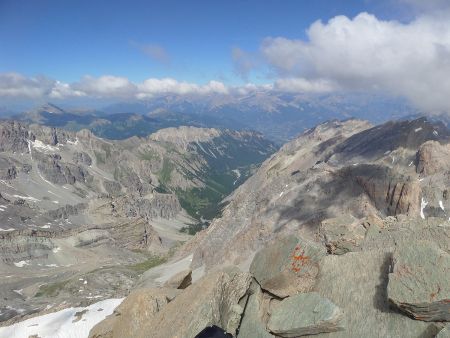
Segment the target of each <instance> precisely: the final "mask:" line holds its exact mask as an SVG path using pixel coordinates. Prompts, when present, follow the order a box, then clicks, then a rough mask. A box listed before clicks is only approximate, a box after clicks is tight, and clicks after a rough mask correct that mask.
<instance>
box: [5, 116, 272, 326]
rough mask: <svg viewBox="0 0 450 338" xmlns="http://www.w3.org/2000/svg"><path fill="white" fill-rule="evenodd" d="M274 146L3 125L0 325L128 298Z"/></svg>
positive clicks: (244, 138) (221, 137)
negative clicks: (116, 136) (106, 136)
mask: <svg viewBox="0 0 450 338" xmlns="http://www.w3.org/2000/svg"><path fill="white" fill-rule="evenodd" d="M55 113H57V112H55ZM274 150H275V148H274V146H273V144H272V143H271V142H269V141H267V140H265V139H264V138H263V137H262V136H261V135H259V134H256V133H251V132H233V131H219V130H216V129H205V128H194V127H181V128H178V129H175V128H172V129H168V130H161V131H159V132H158V133H157V134H155V135H151V136H149V137H146V138H138V137H133V138H130V139H126V140H123V141H108V140H104V139H101V138H98V137H96V136H95V135H94V134H93V133H92V132H90V131H87V130H81V131H79V132H77V133H75V132H69V131H64V130H61V129H55V128H50V127H45V126H40V125H26V124H22V123H20V122H17V121H5V122H1V123H0V166H1V168H0V175H1V178H0V193H1V195H0V271H1V273H2V275H4V276H6V278H2V279H1V281H0V295H1V297H2V299H4V300H5V301H4V302H2V304H1V305H0V321H4V320H8V319H10V318H16V317H20V316H24V315H27V314H30V313H33V312H36V311H42V310H43V309H47V308H52V309H53V310H54V309H58V307H59V306H64V304H65V306H67V305H69V304H73V305H78V304H84V303H86V302H88V303H89V302H91V301H93V300H95V299H99V298H100V299H104V298H111V297H122V296H124V295H126V294H127V293H128V292H129V290H130V288H131V287H132V286H133V285H134V283H135V282H136V280H137V279H138V277H139V276H140V275H141V274H142V272H143V271H145V270H146V269H147V268H149V267H150V266H152V265H155V264H159V263H161V262H162V260H163V259H162V258H159V257H160V256H167V255H168V254H169V251H170V250H173V249H172V248H174V247H176V246H177V245H179V244H180V243H182V242H184V241H186V240H187V239H188V238H189V237H190V236H189V235H188V234H187V233H186V232H188V231H191V232H192V231H195V230H196V229H199V228H201V227H202V226H204V225H205V224H207V223H206V217H212V216H214V215H215V213H217V212H218V211H219V210H220V207H218V204H219V202H220V200H222V199H223V198H224V197H225V196H226V195H227V194H228V193H229V192H230V191H232V190H233V189H234V188H235V187H237V186H238V185H239V184H241V183H242V182H243V181H244V180H245V179H246V177H247V176H248V175H249V174H250V172H251V171H252V170H253V168H254V167H255V166H257V165H258V163H259V162H261V161H262V160H263V159H264V158H265V157H267V156H268V155H269V154H270V153H272V152H273V151H274ZM183 229H184V230H185V231H184V232H181V230H183ZM47 310H48V309H47Z"/></svg>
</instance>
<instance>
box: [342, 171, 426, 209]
mask: <svg viewBox="0 0 450 338" xmlns="http://www.w3.org/2000/svg"><path fill="white" fill-rule="evenodd" d="M344 172H345V174H346V175H349V176H350V177H351V178H352V179H353V180H355V181H356V182H357V183H358V184H359V185H360V186H361V187H362V188H363V190H364V191H365V193H366V194H367V195H368V196H369V197H370V199H371V200H372V201H373V203H374V204H375V207H376V208H377V209H378V210H381V211H383V212H384V213H385V214H386V215H398V214H406V215H412V216H414V215H417V214H418V210H419V205H420V192H421V190H420V184H419V182H418V181H417V180H413V179H412V178H411V177H405V176H403V175H399V174H398V173H396V172H395V171H394V170H392V169H391V168H389V167H385V166H380V165H356V166H352V167H349V168H346V169H345V170H344Z"/></svg>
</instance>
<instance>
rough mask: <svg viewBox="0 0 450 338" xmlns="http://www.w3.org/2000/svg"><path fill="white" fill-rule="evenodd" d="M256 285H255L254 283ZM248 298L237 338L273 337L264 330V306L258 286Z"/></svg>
mask: <svg viewBox="0 0 450 338" xmlns="http://www.w3.org/2000/svg"><path fill="white" fill-rule="evenodd" d="M255 284H256V283H255ZM255 289H256V290H255V291H254V292H253V293H252V294H251V295H250V296H249V298H248V302H247V305H246V307H245V312H244V314H243V316H242V322H241V326H240V327H239V334H238V335H237V337H238V338H248V337H252V338H271V337H274V336H273V335H272V334H270V333H269V332H268V331H267V330H266V326H265V324H264V319H263V318H264V315H265V310H264V305H263V294H262V292H261V289H260V288H259V286H257V287H256V288H255Z"/></svg>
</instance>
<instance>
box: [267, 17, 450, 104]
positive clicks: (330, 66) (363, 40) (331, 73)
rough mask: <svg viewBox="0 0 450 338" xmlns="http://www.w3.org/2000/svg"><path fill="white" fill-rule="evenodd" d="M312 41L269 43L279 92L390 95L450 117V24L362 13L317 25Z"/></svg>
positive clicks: (310, 31) (311, 31) (310, 32)
mask: <svg viewBox="0 0 450 338" xmlns="http://www.w3.org/2000/svg"><path fill="white" fill-rule="evenodd" d="M307 36H308V40H292V39H286V38H283V37H277V38H267V39H265V40H264V41H263V43H262V45H261V53H262V54H263V56H264V58H265V60H266V62H267V64H268V65H269V66H270V67H271V68H272V70H273V71H274V72H275V73H276V74H277V76H278V77H279V79H278V80H277V81H276V83H278V84H279V85H278V86H279V87H281V88H284V89H285V90H286V89H291V90H292V91H295V90H297V88H298V90H304V89H306V90H308V89H309V90H316V91H320V90H323V91H330V90H337V89H340V90H359V89H363V90H377V91H384V92H387V93H390V94H393V95H400V96H405V97H406V98H408V99H410V100H411V101H412V102H413V103H414V104H416V105H417V106H418V107H419V108H421V109H426V110H436V111H449V112H450V100H449V99H448V93H450V21H448V20H443V19H442V20H440V19H438V18H437V17H434V16H422V17H419V18H417V19H416V20H414V21H412V22H410V23H407V24H402V23H399V22H397V21H382V20H379V19H377V18H376V17H375V16H373V15H371V14H368V13H361V14H359V15H358V16H356V17H355V18H353V19H350V18H348V17H345V16H337V17H334V18H333V19H331V20H330V21H328V22H327V23H323V22H321V21H317V22H315V23H313V24H312V25H311V26H310V28H309V29H308V31H307Z"/></svg>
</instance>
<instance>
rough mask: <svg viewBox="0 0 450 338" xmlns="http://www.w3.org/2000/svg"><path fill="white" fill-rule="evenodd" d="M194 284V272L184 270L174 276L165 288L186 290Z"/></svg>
mask: <svg viewBox="0 0 450 338" xmlns="http://www.w3.org/2000/svg"><path fill="white" fill-rule="evenodd" d="M191 283H192V270H191V269H188V270H183V271H180V272H178V273H177V274H175V275H174V276H172V277H171V278H170V279H169V280H168V281H167V282H166V283H165V286H167V287H169V288H174V289H186V288H187V287H188V286H189V285H191Z"/></svg>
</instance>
